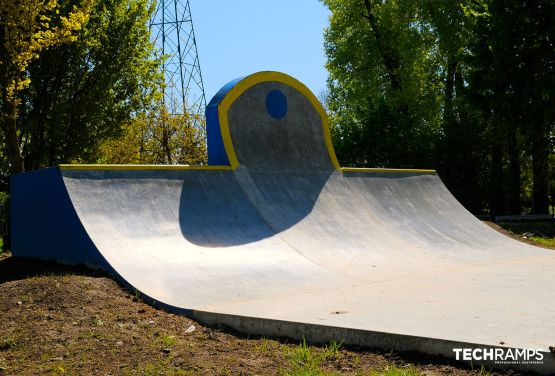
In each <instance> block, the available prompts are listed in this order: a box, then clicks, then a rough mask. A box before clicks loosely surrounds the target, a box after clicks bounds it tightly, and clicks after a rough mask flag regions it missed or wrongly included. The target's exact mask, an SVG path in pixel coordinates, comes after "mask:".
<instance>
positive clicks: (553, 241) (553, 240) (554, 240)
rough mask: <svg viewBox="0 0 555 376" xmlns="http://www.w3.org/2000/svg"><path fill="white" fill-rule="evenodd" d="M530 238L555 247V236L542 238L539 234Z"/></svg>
mask: <svg viewBox="0 0 555 376" xmlns="http://www.w3.org/2000/svg"><path fill="white" fill-rule="evenodd" d="M529 239H530V240H533V241H535V242H536V243H538V244H540V245H543V246H544V247H549V248H555V238H542V237H539V236H531V237H530V238H529Z"/></svg>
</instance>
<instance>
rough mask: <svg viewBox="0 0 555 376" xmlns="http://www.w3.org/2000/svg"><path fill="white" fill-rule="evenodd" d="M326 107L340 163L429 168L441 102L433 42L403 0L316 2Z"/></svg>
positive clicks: (417, 15) (413, 5)
mask: <svg viewBox="0 0 555 376" xmlns="http://www.w3.org/2000/svg"><path fill="white" fill-rule="evenodd" d="M323 2H324V4H326V5H327V6H328V7H329V8H330V10H331V12H332V15H331V17H330V26H329V28H328V29H326V31H325V50H326V54H327V57H328V62H327V68H328V70H329V72H330V80H329V82H328V89H329V93H328V100H327V106H328V108H329V110H330V117H331V120H332V134H333V137H334V144H335V147H336V150H337V152H338V156H339V158H340V160H341V161H342V163H344V164H347V165H355V166H366V165H374V166H386V165H389V166H391V165H395V166H404V167H416V166H420V167H422V166H430V167H431V166H432V162H433V160H434V153H435V151H434V144H435V143H436V141H435V140H436V138H437V137H438V136H439V125H440V117H439V114H440V106H441V97H440V95H439V94H440V92H439V90H438V89H439V88H438V84H437V80H438V71H437V61H436V58H437V57H436V56H435V55H434V54H433V53H432V48H433V47H434V44H433V43H434V36H433V34H432V32H431V30H430V29H429V28H427V27H423V25H422V23H420V22H419V18H420V16H421V10H420V8H419V7H418V6H417V4H416V3H415V2H413V1H409V0H390V1H377V0H348V1H340V0H324V1H323Z"/></svg>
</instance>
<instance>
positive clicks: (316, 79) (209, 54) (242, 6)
mask: <svg viewBox="0 0 555 376" xmlns="http://www.w3.org/2000/svg"><path fill="white" fill-rule="evenodd" d="M190 6H191V12H192V15H193V22H194V26H195V34H196V39H197V44H198V52H199V56H200V63H201V68H202V75H203V79H204V86H205V91H206V99H207V101H210V99H211V98H212V96H213V95H214V94H215V93H216V92H217V91H218V90H219V89H220V88H221V87H222V86H223V85H225V84H226V83H227V82H229V81H231V80H233V79H235V78H237V77H241V76H245V75H248V74H250V73H254V72H258V71H261V70H277V71H281V72H284V73H287V74H289V75H292V76H293V77H295V78H297V79H299V80H300V81H301V82H303V83H304V84H305V85H307V86H308V87H309V88H310V89H311V90H312V91H313V92H314V93H315V94H316V95H318V94H319V93H320V91H321V90H322V89H324V88H325V86H326V79H327V77H328V74H327V71H326V69H325V67H324V64H325V56H324V50H323V29H324V27H326V26H327V24H328V16H329V11H328V9H327V8H326V7H325V6H324V5H323V4H322V3H321V2H320V1H318V0H279V1H276V0H216V1H207V0H190Z"/></svg>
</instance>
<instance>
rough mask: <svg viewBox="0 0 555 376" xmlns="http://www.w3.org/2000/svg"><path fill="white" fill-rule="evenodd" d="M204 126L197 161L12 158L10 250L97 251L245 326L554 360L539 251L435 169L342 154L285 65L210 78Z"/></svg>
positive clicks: (162, 292)
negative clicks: (374, 164)
mask: <svg viewBox="0 0 555 376" xmlns="http://www.w3.org/2000/svg"><path fill="white" fill-rule="evenodd" d="M207 131H208V150H209V165H208V166H100V165H63V166H59V167H53V168H50V169H45V170H41V171H36V172H31V173H26V174H20V175H16V176H14V177H13V179H12V234H13V235H12V237H13V244H12V249H13V253H14V255H15V256H22V257H33V258H42V259H54V260H57V261H59V262H67V263H74V264H79V263H85V264H88V265H91V266H95V267H100V268H103V269H106V270H107V271H109V272H110V273H112V274H114V275H115V276H116V278H118V279H119V280H121V281H122V282H123V283H125V284H126V285H128V286H131V287H132V288H134V289H136V290H138V291H140V292H141V293H142V294H143V295H144V296H145V297H147V298H148V299H149V300H150V301H153V302H154V301H155V302H156V305H157V306H160V307H163V308H166V309H169V310H173V311H175V312H179V313H183V314H186V315H188V316H190V317H192V318H195V319H197V320H199V321H201V322H203V323H206V324H210V325H225V326H229V327H232V328H234V329H237V330H239V331H242V332H246V333H250V334H254V335H263V336H278V337H279V336H282V337H290V338H294V339H301V338H303V337H304V338H306V339H307V340H309V341H313V342H326V341H329V340H338V341H343V342H344V343H345V344H352V345H359V346H369V347H377V348H382V349H386V350H390V349H394V350H398V351H419V352H422V353H427V354H433V355H442V356H447V357H455V355H456V353H455V352H454V351H453V349H454V348H472V349H483V348H493V347H495V348H501V349H503V351H512V349H529V348H532V349H540V350H541V351H540V353H541V354H542V360H541V364H540V363H537V364H536V363H530V362H528V363H526V362H521V363H519V364H501V363H498V364H495V362H493V361H491V360H485V361H484V360H482V361H480V360H474V362H473V363H474V365H476V364H484V365H485V366H486V367H497V368H512V369H517V370H524V371H525V372H529V371H531V370H532V371H536V372H539V373H544V374H550V373H552V372H555V358H554V356H553V354H552V353H550V352H549V350H548V348H549V346H553V345H555V320H553V318H554V317H555V304H554V302H555V289H553V286H554V285H555V273H554V272H553V270H555V252H553V251H549V250H545V249H540V248H536V247H532V246H529V245H526V244H523V243H520V242H517V241H514V240H512V239H510V238H507V237H505V236H503V235H501V234H499V233H497V232H495V231H493V230H491V229H490V228H489V227H487V226H486V225H484V224H482V223H481V222H480V221H478V220H477V219H476V218H474V217H473V216H472V215H471V214H470V213H468V212H467V211H466V210H465V209H464V208H463V207H462V206H461V205H460V204H459V203H458V202H457V201H456V200H455V199H454V198H453V196H452V195H451V194H450V193H449V191H448V190H447V189H446V188H445V186H444V185H443V184H442V182H441V180H440V178H439V177H438V176H437V174H436V173H435V172H434V171H430V170H393V169H351V168H341V167H340V166H339V164H338V162H337V159H336V157H335V153H334V151H333V147H332V144H331V139H330V134H329V126H328V120H327V116H326V113H325V111H324V109H323V108H322V106H321V105H320V103H319V102H318V101H317V99H316V98H315V97H314V95H313V94H312V93H311V92H310V91H309V90H308V89H307V88H306V87H305V86H304V85H302V84H301V83H299V82H298V81H296V80H295V79H293V78H291V77H289V76H287V75H284V74H281V73H277V72H261V73H257V74H254V75H251V76H248V77H245V78H243V79H239V80H235V81H233V82H232V83H230V84H228V85H226V86H225V87H224V88H223V89H222V90H221V91H220V92H219V93H218V94H217V95H216V96H215V97H214V99H213V100H212V101H211V102H210V104H209V106H208V108H207ZM501 342H503V345H500V343H501Z"/></svg>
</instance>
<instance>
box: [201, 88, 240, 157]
mask: <svg viewBox="0 0 555 376" xmlns="http://www.w3.org/2000/svg"><path fill="white" fill-rule="evenodd" d="M244 79H245V77H241V78H237V79H235V80H233V81H231V82H229V83H228V84H226V85H225V86H224V87H222V88H221V89H220V90H219V91H218V92H217V93H216V95H214V97H213V98H212V100H210V103H208V106H207V107H206V136H207V139H208V140H207V146H208V164H209V165H210V166H229V164H230V163H229V158H228V157H227V152H226V151H225V146H224V142H223V139H222V131H221V129H220V119H219V116H218V108H219V106H220V103H222V100H223V99H224V98H225V97H226V95H227V94H228V93H229V92H230V91H231V89H233V88H234V87H235V85H237V84H238V83H239V82H241V81H242V80H244Z"/></svg>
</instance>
